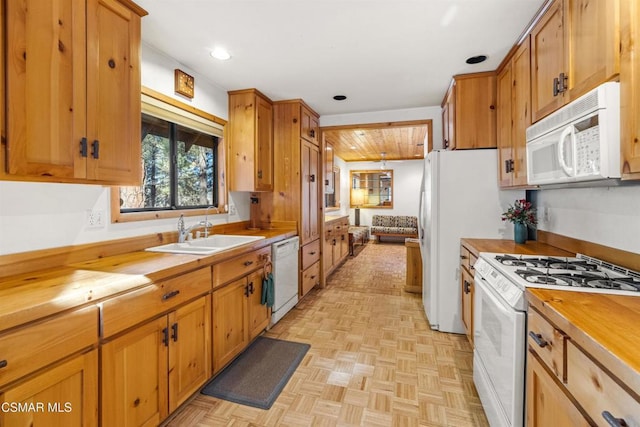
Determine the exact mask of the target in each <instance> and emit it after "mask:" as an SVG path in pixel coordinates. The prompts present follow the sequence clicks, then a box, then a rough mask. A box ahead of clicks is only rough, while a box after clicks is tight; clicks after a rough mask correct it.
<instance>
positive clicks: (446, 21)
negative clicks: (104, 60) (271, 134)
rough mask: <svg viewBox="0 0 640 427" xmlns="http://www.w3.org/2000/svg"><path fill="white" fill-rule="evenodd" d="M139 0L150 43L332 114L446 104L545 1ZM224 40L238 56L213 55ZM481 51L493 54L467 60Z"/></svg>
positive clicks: (231, 83)
mask: <svg viewBox="0 0 640 427" xmlns="http://www.w3.org/2000/svg"><path fill="white" fill-rule="evenodd" d="M136 3H138V4H139V5H140V6H142V7H143V8H145V9H146V10H147V11H148V12H149V15H148V16H146V17H144V18H143V20H142V39H143V41H144V42H145V43H147V44H149V45H151V46H153V47H155V48H156V49H159V50H160V51H163V52H165V53H166V54H168V55H169V56H171V57H173V58H175V59H176V60H177V61H179V62H180V63H182V64H184V65H185V66H186V67H188V68H191V69H193V70H194V71H196V72H198V73H199V74H202V75H204V76H208V78H209V79H210V80H211V81H212V82H213V83H215V84H216V85H218V86H220V87H222V88H223V89H225V90H234V89H245V88H250V87H255V88H258V89H259V90H260V91H261V92H263V93H264V94H265V95H267V96H269V97H270V98H271V99H272V100H274V101H277V100H282V99H292V98H302V99H304V100H305V102H307V104H309V105H310V106H311V107H312V108H313V109H314V110H316V111H317V112H318V113H319V114H320V115H330V114H344V113H355V112H368V111H383V110H395V109H404V108H413V107H424V106H433V105H440V103H441V101H442V98H443V96H444V93H445V92H446V89H447V87H448V85H449V81H450V79H451V76H452V75H454V74H462V73H469V72H477V71H487V70H493V69H495V68H496V67H497V66H498V64H499V63H500V61H501V60H502V58H503V57H504V56H505V55H506V54H507V52H508V51H509V49H510V48H511V46H512V45H513V44H514V43H515V42H516V40H517V38H518V36H519V35H520V34H521V33H522V31H523V30H524V29H525V27H526V26H527V24H528V23H529V22H530V20H531V18H532V17H533V16H534V14H535V13H536V11H537V10H538V9H539V8H540V6H541V5H542V4H543V3H544V0H386V1H375V0H371V1H370V0H255V1H250V0H136ZM217 46H222V47H225V48H226V49H227V50H228V51H229V52H230V53H231V55H232V59H230V60H229V61H226V62H221V61H218V60H216V59H213V58H212V57H211V56H210V55H209V53H210V52H211V51H212V50H213V48H215V47H217ZM480 54H483V55H487V56H488V60H487V61H485V62H484V63H481V64H477V65H468V64H466V63H465V59H466V58H468V57H470V56H474V55H480ZM196 90H197V81H196ZM336 94H344V95H347V96H348V99H347V100H346V101H341V102H338V101H334V100H333V99H332V97H333V95H336Z"/></svg>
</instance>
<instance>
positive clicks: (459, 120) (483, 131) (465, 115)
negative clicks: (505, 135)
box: [442, 71, 496, 150]
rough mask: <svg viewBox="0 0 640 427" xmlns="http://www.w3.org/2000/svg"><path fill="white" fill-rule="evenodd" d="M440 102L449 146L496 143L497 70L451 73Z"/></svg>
mask: <svg viewBox="0 0 640 427" xmlns="http://www.w3.org/2000/svg"><path fill="white" fill-rule="evenodd" d="M454 80H455V83H454V84H453V85H452V86H451V88H450V89H449V93H447V95H446V96H445V101H444V102H443V109H444V111H443V120H444V122H443V124H442V126H443V128H446V129H447V130H446V131H444V134H443V136H444V137H445V147H446V148H448V149H450V150H463V149H474V148H495V147H496V107H495V105H496V73H495V72H493V71H492V72H486V73H475V74H465V75H458V76H454Z"/></svg>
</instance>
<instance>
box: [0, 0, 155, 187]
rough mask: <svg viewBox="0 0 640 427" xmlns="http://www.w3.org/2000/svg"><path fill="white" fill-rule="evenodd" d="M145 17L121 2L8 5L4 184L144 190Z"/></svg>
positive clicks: (17, 0) (20, 0) (13, 1)
mask: <svg viewBox="0 0 640 427" xmlns="http://www.w3.org/2000/svg"><path fill="white" fill-rule="evenodd" d="M145 14H146V12H145V11H144V10H142V9H140V8H139V7H137V6H136V5H135V4H133V3H132V2H129V1H126V0H122V1H119V0H99V1H98V0H87V1H86V2H85V1H74V0H52V1H47V2H38V1H24V0H7V2H6V28H7V39H6V45H7V67H6V105H7V117H6V123H7V125H6V126H7V128H6V139H7V152H6V154H7V172H8V173H9V174H10V175H14V176H16V179H22V178H21V177H25V178H24V179H43V180H61V181H68V182H97V183H110V184H138V183H139V182H140V178H141V176H140V150H141V144H140V17H141V16H144V15H145ZM43 70H46V72H45V73H44V74H43Z"/></svg>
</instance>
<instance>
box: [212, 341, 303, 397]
mask: <svg viewBox="0 0 640 427" xmlns="http://www.w3.org/2000/svg"><path fill="white" fill-rule="evenodd" d="M310 347H311V346H310V345H309V344H303V343H297V342H291V341H283V340H278V339H274V338H266V337H258V338H257V339H256V340H255V341H254V342H253V343H252V344H251V345H250V346H249V348H247V349H246V350H245V352H244V353H242V354H241V355H240V356H239V357H238V358H237V359H236V360H234V361H233V362H232V363H231V364H230V365H229V366H227V367H226V368H225V369H224V370H223V371H222V372H221V373H220V374H219V375H218V376H217V377H215V378H214V379H213V380H212V381H211V382H210V383H209V384H207V385H206V386H205V387H204V388H203V389H202V392H201V393H202V394H206V395H208V396H213V397H217V398H220V399H224V400H229V401H231V402H235V403H240V404H242V405H248V406H253V407H255V408H261V409H269V408H271V405H273V402H275V400H276V399H277V398H278V395H280V392H281V391H282V389H283V388H284V387H285V385H287V382H288V381H289V378H291V375H293V373H294V372H295V370H296V368H297V367H298V365H299V364H300V362H301V361H302V359H303V358H304V355H305V354H306V353H307V351H308V350H309V348H310Z"/></svg>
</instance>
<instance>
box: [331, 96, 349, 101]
mask: <svg viewBox="0 0 640 427" xmlns="http://www.w3.org/2000/svg"><path fill="white" fill-rule="evenodd" d="M333 99H335V100H336V101H344V100H345V99H347V96H346V95H335V96H334V97H333Z"/></svg>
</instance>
